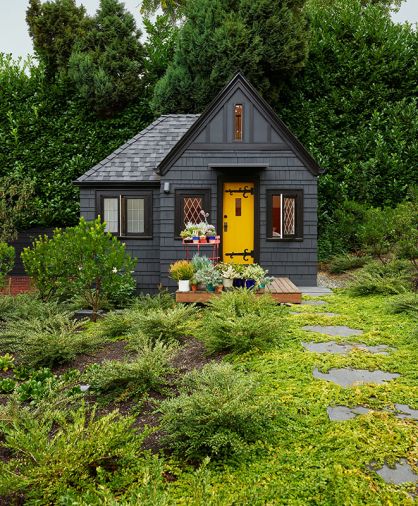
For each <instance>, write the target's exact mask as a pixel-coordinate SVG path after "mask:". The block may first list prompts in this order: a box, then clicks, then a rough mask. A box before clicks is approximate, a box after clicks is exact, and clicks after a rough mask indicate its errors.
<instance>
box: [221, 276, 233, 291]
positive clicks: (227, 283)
mask: <svg viewBox="0 0 418 506" xmlns="http://www.w3.org/2000/svg"><path fill="white" fill-rule="evenodd" d="M223 285H224V287H225V290H228V289H229V288H232V287H233V286H234V280H233V279H226V278H223Z"/></svg>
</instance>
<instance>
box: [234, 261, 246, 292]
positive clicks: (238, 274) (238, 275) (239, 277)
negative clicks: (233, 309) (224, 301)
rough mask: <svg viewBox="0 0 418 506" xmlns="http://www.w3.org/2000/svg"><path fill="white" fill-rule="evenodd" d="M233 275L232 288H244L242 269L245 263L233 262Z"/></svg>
mask: <svg viewBox="0 0 418 506" xmlns="http://www.w3.org/2000/svg"><path fill="white" fill-rule="evenodd" d="M234 269H235V276H234V279H233V282H232V284H233V286H234V288H245V279H244V269H245V265H240V264H235V265H234Z"/></svg>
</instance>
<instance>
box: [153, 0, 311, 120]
mask: <svg viewBox="0 0 418 506" xmlns="http://www.w3.org/2000/svg"><path fill="white" fill-rule="evenodd" d="M303 4H304V1H303V0H290V1H282V0H280V1H277V2H270V1H269V0H228V1H221V0H197V1H193V2H188V3H187V2H186V4H185V8H184V15H185V19H186V21H185V23H184V25H183V26H182V28H181V31H180V33H179V36H178V40H177V45H176V50H175V54H174V59H173V62H172V63H171V65H170V66H169V67H168V69H167V72H166V74H165V76H164V77H163V78H162V79H161V80H160V81H159V82H158V83H157V85H156V87H155V91H154V99H153V106H154V109H155V110H156V111H157V112H158V113H160V112H177V113H179V112H201V111H202V110H203V109H204V108H205V106H206V105H207V104H208V103H209V102H210V100H211V99H212V98H213V97H214V96H215V95H216V93H217V92H218V91H219V90H220V89H221V88H222V87H223V86H225V84H226V83H227V82H228V81H229V80H230V79H231V78H232V77H233V76H234V74H236V72H237V71H239V70H240V71H242V72H244V74H245V75H246V76H247V78H248V79H249V80H250V81H251V82H252V84H253V85H254V86H255V87H256V88H257V89H259V90H260V91H261V92H262V93H263V95H264V96H265V97H266V98H268V99H269V100H271V101H273V103H274V102H276V100H277V97H278V94H279V91H280V89H281V87H282V86H283V84H284V82H286V80H288V79H289V78H290V77H291V76H293V75H294V74H295V73H297V72H298V71H299V70H300V69H301V68H303V66H304V64H305V60H306V57H307V36H306V35H307V34H306V32H307V26H306V21H305V18H304V15H303V13H302V11H301V7H302V6H303Z"/></svg>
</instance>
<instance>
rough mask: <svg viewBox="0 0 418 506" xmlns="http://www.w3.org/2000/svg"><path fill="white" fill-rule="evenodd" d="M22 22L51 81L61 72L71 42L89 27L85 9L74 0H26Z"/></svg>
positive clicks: (65, 64)
mask: <svg viewBox="0 0 418 506" xmlns="http://www.w3.org/2000/svg"><path fill="white" fill-rule="evenodd" d="M26 21H27V23H28V26H29V35H30V36H31V37H32V41H33V47H34V49H35V52H36V54H37V56H38V58H39V60H40V61H41V62H42V63H43V64H44V66H45V70H46V74H47V77H48V79H49V80H53V79H54V78H55V77H57V76H58V74H59V72H60V71H65V69H66V67H67V65H68V60H69V59H70V56H71V51H72V50H73V47H74V44H75V43H76V41H77V40H78V39H79V38H80V37H81V36H82V34H83V33H85V32H86V30H88V28H89V23H88V17H87V16H86V9H85V8H84V7H83V6H82V5H81V6H80V7H77V5H76V2H75V0H53V1H48V2H41V0H30V1H29V7H28V9H27V11H26Z"/></svg>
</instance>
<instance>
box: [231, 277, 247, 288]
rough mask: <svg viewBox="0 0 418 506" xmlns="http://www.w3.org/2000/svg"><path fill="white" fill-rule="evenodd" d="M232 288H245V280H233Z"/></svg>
mask: <svg viewBox="0 0 418 506" xmlns="http://www.w3.org/2000/svg"><path fill="white" fill-rule="evenodd" d="M233 287H234V288H244V287H245V279H241V278H235V279H234V281H233Z"/></svg>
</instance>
